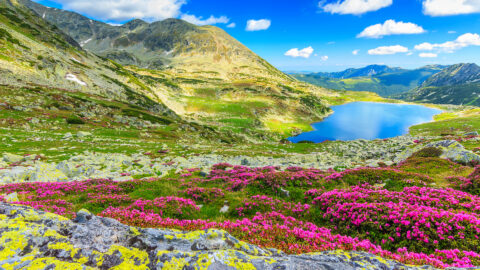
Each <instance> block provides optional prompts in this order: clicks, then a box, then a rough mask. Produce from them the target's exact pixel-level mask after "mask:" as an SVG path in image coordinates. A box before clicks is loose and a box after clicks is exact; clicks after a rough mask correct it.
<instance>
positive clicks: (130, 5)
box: [53, 0, 186, 22]
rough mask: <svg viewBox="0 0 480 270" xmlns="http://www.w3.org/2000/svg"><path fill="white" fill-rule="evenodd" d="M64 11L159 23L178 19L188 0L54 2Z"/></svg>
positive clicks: (72, 0)
mask: <svg viewBox="0 0 480 270" xmlns="http://www.w3.org/2000/svg"><path fill="white" fill-rule="evenodd" d="M53 2H56V3H59V4H61V5H62V7H63V8H64V9H68V10H73V11H76V12H80V13H82V14H86V15H88V16H90V17H93V18H97V19H100V20H105V21H116V22H120V21H125V20H129V19H132V18H136V19H144V20H147V21H158V20H163V19H166V18H176V17H178V16H179V15H180V8H181V7H182V6H183V5H184V4H185V3H186V0H53Z"/></svg>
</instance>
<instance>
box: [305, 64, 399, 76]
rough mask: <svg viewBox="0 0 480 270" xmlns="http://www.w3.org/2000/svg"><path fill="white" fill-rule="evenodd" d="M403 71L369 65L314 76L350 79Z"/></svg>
mask: <svg viewBox="0 0 480 270" xmlns="http://www.w3.org/2000/svg"><path fill="white" fill-rule="evenodd" d="M402 70H403V69H401V68H391V67H389V66H385V65H369V66H366V67H363V68H349V69H346V70H344V71H340V72H319V73H312V74H314V75H318V76H321V77H327V78H336V79H349V78H354V77H371V76H374V75H380V74H384V73H396V72H399V71H402Z"/></svg>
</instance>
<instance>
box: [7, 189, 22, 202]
mask: <svg viewBox="0 0 480 270" xmlns="http://www.w3.org/2000/svg"><path fill="white" fill-rule="evenodd" d="M3 199H4V200H5V201H6V202H8V203H11V202H18V201H20V200H19V199H18V194H17V192H14V193H10V194H8V195H7V196H5V197H3Z"/></svg>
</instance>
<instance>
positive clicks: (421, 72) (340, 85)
mask: <svg viewBox="0 0 480 270" xmlns="http://www.w3.org/2000/svg"><path fill="white" fill-rule="evenodd" d="M445 67H446V66H440V65H431V66H425V67H421V68H418V69H414V70H407V69H402V68H396V67H393V68H392V67H389V66H385V65H370V66H366V67H364V68H351V69H347V70H345V71H341V72H331V73H328V72H319V73H309V74H305V73H301V74H292V75H293V76H294V77H295V78H297V79H299V80H302V81H305V82H309V83H312V84H315V85H318V86H322V87H326V88H331V89H338V90H351V91H370V92H375V93H377V94H379V95H381V96H384V97H389V96H392V95H396V94H399V93H404V92H408V91H409V90H411V89H414V88H416V87H418V86H420V85H422V83H423V82H424V81H426V80H427V79H428V78H430V77H431V76H432V75H434V74H436V73H438V72H440V71H442V69H444V68H445Z"/></svg>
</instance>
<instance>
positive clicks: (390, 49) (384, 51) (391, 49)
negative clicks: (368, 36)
mask: <svg viewBox="0 0 480 270" xmlns="http://www.w3.org/2000/svg"><path fill="white" fill-rule="evenodd" d="M406 52H408V48H406V47H403V46H400V45H394V46H381V47H378V48H375V49H371V50H369V51H368V54H370V55H390V54H397V53H406Z"/></svg>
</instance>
